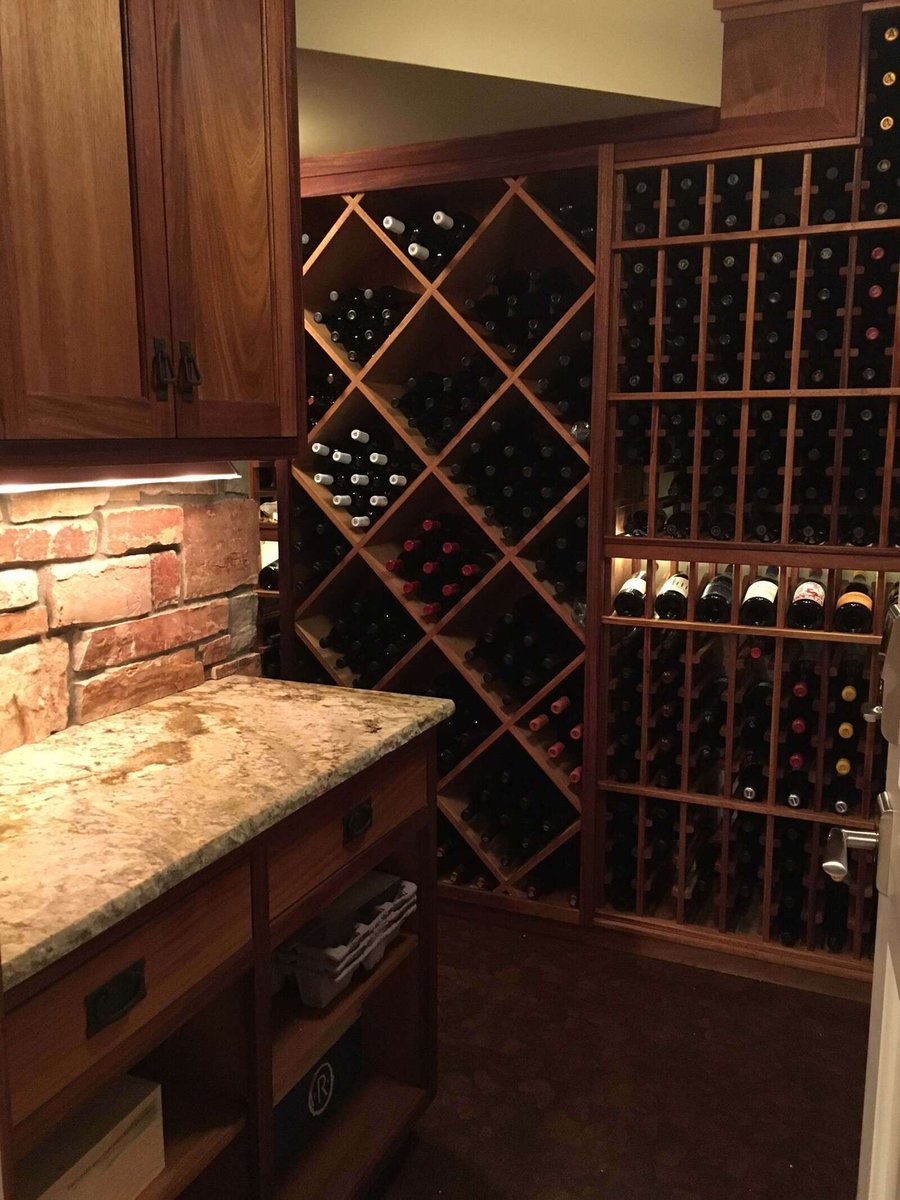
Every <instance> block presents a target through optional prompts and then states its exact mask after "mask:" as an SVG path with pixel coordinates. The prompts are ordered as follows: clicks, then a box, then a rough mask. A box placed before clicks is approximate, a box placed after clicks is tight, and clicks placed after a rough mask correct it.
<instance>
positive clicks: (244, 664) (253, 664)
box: [209, 654, 262, 679]
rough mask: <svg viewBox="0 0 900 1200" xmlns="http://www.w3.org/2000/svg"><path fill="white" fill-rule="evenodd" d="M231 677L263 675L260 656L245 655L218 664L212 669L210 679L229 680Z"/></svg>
mask: <svg viewBox="0 0 900 1200" xmlns="http://www.w3.org/2000/svg"><path fill="white" fill-rule="evenodd" d="M229 675H262V662H261V660H260V657H259V655H258V654H244V655H242V656H241V657H240V658H232V659H231V660H230V662H223V663H217V665H216V666H214V667H210V670H209V678H210V679H227V678H228V676H229Z"/></svg>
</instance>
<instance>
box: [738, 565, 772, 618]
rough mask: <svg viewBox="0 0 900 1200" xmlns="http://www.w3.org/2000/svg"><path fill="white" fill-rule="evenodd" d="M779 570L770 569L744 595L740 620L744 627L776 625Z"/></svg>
mask: <svg viewBox="0 0 900 1200" xmlns="http://www.w3.org/2000/svg"><path fill="white" fill-rule="evenodd" d="M777 601H778V570H777V568H775V567H768V568H767V570H766V573H765V574H764V575H760V576H759V577H758V578H757V579H755V580H754V581H753V582H752V583H751V584H750V586H749V587H748V588H747V590H746V592H745V593H744V599H743V601H742V602H741V608H740V614H739V620H740V623H741V624H742V625H757V626H767V625H774V624H775V621H776V617H777Z"/></svg>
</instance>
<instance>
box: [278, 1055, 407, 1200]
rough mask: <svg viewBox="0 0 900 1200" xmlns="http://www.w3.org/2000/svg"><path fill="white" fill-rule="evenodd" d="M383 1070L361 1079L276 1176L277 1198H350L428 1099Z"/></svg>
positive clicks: (404, 1131)
mask: <svg viewBox="0 0 900 1200" xmlns="http://www.w3.org/2000/svg"><path fill="white" fill-rule="evenodd" d="M428 1099H429V1097H428V1093H427V1092H426V1091H425V1090H424V1089H423V1088H419V1087H414V1086H413V1085H411V1084H408V1083H400V1082H399V1081H398V1080H396V1079H391V1078H390V1077H389V1076H387V1075H372V1076H370V1077H369V1078H368V1079H366V1080H364V1081H363V1082H362V1083H361V1084H360V1085H359V1087H358V1088H357V1089H356V1091H355V1092H354V1093H353V1095H352V1096H350V1097H349V1098H348V1099H347V1101H346V1103H345V1104H344V1105H343V1107H342V1109H341V1110H340V1112H339V1113H338V1114H337V1115H336V1116H335V1119H334V1121H333V1122H332V1123H331V1124H330V1125H328V1126H327V1127H326V1128H325V1129H323V1130H322V1131H321V1132H320V1133H319V1134H318V1136H317V1137H316V1139H315V1141H314V1142H313V1144H312V1145H311V1146H310V1147H309V1149H308V1150H307V1151H306V1152H305V1153H303V1154H301V1155H300V1157H299V1158H298V1159H297V1162H296V1163H295V1164H294V1165H293V1166H292V1167H290V1168H289V1169H288V1170H287V1171H285V1172H284V1173H283V1174H282V1175H281V1176H280V1178H279V1179H278V1180H277V1182H276V1186H275V1195H276V1197H277V1200H352V1198H353V1197H356V1196H358V1195H359V1189H360V1188H361V1187H362V1185H363V1184H364V1183H365V1181H366V1180H367V1179H369V1178H370V1177H371V1176H372V1174H373V1172H374V1171H375V1170H376V1169H377V1168H378V1166H379V1165H380V1164H381V1163H382V1162H384V1161H385V1160H386V1159H387V1158H388V1157H389V1156H390V1152H391V1150H392V1149H393V1148H394V1146H396V1145H397V1144H398V1143H399V1142H400V1139H401V1138H402V1137H403V1136H404V1134H405V1133H406V1131H407V1129H408V1128H409V1126H410V1124H411V1123H412V1122H413V1121H415V1119H416V1118H417V1117H418V1116H419V1114H420V1113H421V1112H422V1111H423V1110H424V1108H425V1106H426V1104H427V1103H428Z"/></svg>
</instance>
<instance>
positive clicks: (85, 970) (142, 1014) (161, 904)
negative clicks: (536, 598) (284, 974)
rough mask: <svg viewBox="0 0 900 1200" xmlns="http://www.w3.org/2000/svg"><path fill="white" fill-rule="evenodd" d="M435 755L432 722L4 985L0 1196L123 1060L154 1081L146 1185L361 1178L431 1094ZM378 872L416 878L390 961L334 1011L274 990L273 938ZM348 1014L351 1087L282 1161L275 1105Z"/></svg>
mask: <svg viewBox="0 0 900 1200" xmlns="http://www.w3.org/2000/svg"><path fill="white" fill-rule="evenodd" d="M434 756H435V739H434V735H433V734H432V733H429V734H425V735H424V736H419V737H417V738H415V739H413V741H412V742H410V743H408V744H407V745H404V746H402V747H400V748H398V749H397V750H395V751H393V752H392V753H390V754H388V755H387V756H386V757H384V758H382V759H379V760H377V761H376V762H375V763H373V764H371V765H370V766H368V767H366V768H365V769H364V770H363V771H361V772H360V773H359V774H358V775H355V776H352V777H351V778H350V779H348V780H346V781H344V782H343V783H341V784H339V785H338V786H337V787H335V788H334V789H332V790H331V791H330V792H327V793H325V794H324V795H321V796H319V797H318V798H317V799H315V800H313V801H312V802H311V803H309V804H308V805H307V806H306V807H304V808H301V809H300V810H299V811H298V812H296V813H293V814H292V815H290V816H289V817H286V818H285V819H284V820H282V821H280V822H278V823H277V824H275V825H274V826H272V827H271V828H269V829H266V830H264V831H263V832H261V833H260V834H258V835H257V837H256V838H254V839H253V840H252V841H250V842H249V843H245V844H244V845H240V846H238V847H236V848H235V849H234V850H232V851H231V852H230V853H229V854H226V855H225V857H223V858H222V859H220V860H219V861H218V862H214V863H210V864H209V866H208V867H206V868H205V869H204V870H202V871H200V872H199V873H198V874H197V875H195V876H193V877H191V878H189V879H186V880H182V881H181V882H180V883H178V884H176V886H175V888H174V889H173V890H172V891H171V892H165V891H164V892H163V894H161V895H159V896H158V897H157V898H156V899H155V900H152V901H150V903H149V904H148V906H147V907H146V908H143V909H139V910H138V911H137V912H135V913H132V914H131V915H130V916H129V917H126V918H125V919H124V920H122V921H120V922H119V923H117V924H114V925H112V926H110V927H109V928H108V929H105V930H104V931H103V932H101V933H99V934H98V936H97V937H96V938H94V939H93V940H91V941H89V942H87V943H85V944H84V945H81V946H79V947H78V948H77V949H75V950H73V951H72V952H71V953H70V954H69V955H67V956H65V957H63V958H60V959H58V960H57V961H55V962H51V963H50V964H49V965H48V966H47V967H45V968H44V969H43V971H39V972H38V973H37V974H35V975H33V976H31V977H29V978H26V979H24V980H23V981H22V982H20V983H19V984H18V985H17V986H15V987H12V988H10V989H9V990H8V991H7V992H6V993H5V994H4V996H3V1005H2V1006H0V1022H2V1025H0V1043H2V1045H0V1051H2V1052H0V1169H2V1168H5V1169H6V1170H7V1172H8V1174H9V1178H8V1179H7V1181H6V1191H5V1192H4V1193H3V1194H4V1195H5V1196H6V1198H7V1200H21V1197H22V1196H23V1195H26V1194H30V1192H29V1190H28V1188H27V1187H26V1186H25V1176H26V1173H27V1164H26V1163H25V1161H24V1160H25V1159H26V1158H27V1157H28V1156H29V1155H31V1154H36V1155H37V1156H38V1157H40V1155H41V1154H42V1153H44V1152H45V1151H46V1149H47V1146H48V1139H52V1138H53V1136H54V1134H55V1133H56V1132H57V1131H58V1129H59V1127H60V1125H61V1123H62V1122H64V1121H65V1120H66V1119H67V1118H68V1117H70V1116H71V1115H72V1114H73V1113H74V1112H77V1111H78V1110H79V1109H80V1108H81V1107H82V1106H83V1105H84V1104H85V1103H86V1102H88V1101H89V1100H90V1099H91V1098H92V1097H93V1096H95V1095H96V1094H97V1093H98V1092H99V1091H101V1090H102V1089H103V1088H105V1087H106V1085H107V1084H108V1083H109V1082H110V1081H111V1080H113V1079H115V1078H117V1077H119V1076H120V1075H122V1074H123V1073H125V1072H128V1071H133V1072H134V1073H135V1074H137V1075H138V1076H140V1077H142V1078H147V1079H153V1080H155V1081H156V1082H158V1083H159V1084H160V1085H161V1088H162V1105H163V1137H164V1142H165V1161H166V1165H165V1169H164V1171H163V1172H162V1174H160V1175H159V1176H158V1177H157V1179H156V1180H155V1181H154V1182H153V1183H152V1184H151V1185H149V1186H148V1187H147V1188H146V1189H145V1190H144V1191H142V1192H141V1196H140V1200H176V1197H179V1196H182V1195H184V1196H185V1197H188V1196H190V1197H191V1198H192V1200H207V1198H210V1200H213V1198H214V1200H225V1198H226V1197H234V1198H235V1200H238V1198H239V1200H272V1198H273V1197H278V1200H291V1198H293V1197H300V1196H302V1197H303V1198H304V1200H354V1198H355V1197H358V1196H359V1195H361V1194H362V1193H363V1191H364V1189H365V1187H366V1185H367V1184H369V1183H370V1182H371V1180H372V1178H373V1177H374V1176H375V1175H376V1174H377V1173H378V1171H379V1169H380V1168H381V1167H382V1166H383V1164H384V1161H385V1159H386V1158H387V1156H388V1155H389V1154H390V1153H391V1152H392V1150H393V1149H394V1148H395V1147H396V1146H397V1145H398V1144H399V1142H400V1141H401V1139H402V1137H403V1136H404V1134H405V1133H406V1132H407V1131H408V1129H409V1128H410V1127H411V1125H412V1123H413V1122H414V1121H415V1120H416V1119H417V1118H418V1116H419V1115H420V1114H421V1113H422V1112H423V1111H424V1109H425V1108H426V1107H427V1105H428V1104H429V1102H430V1100H431V1098H432V1097H433V1095H434V1088H435V1078H436V1064H437V1046H436V1002H437V991H436V975H437V963H436V955H435V932H436V931H435V907H434V905H435V887H434V849H435V792H434V777H435V774H434V773H435V759H434ZM376 869H381V870H385V871H389V872H391V873H393V874H396V875H398V876H401V877H402V878H404V879H409V880H412V881H413V882H415V884H416V889H417V904H416V911H415V912H414V913H410V914H409V915H408V916H407V917H406V919H405V921H404V923H403V929H402V931H401V932H400V933H399V936H398V937H397V939H396V940H395V941H394V942H392V944H391V945H389V946H388V948H387V950H386V952H385V954H384V957H383V958H381V959H380V961H378V962H377V963H373V962H369V964H368V968H367V969H365V970H360V971H358V972H357V973H356V974H355V975H354V977H353V978H352V980H351V982H350V983H349V985H348V987H347V988H346V990H345V991H343V992H341V993H340V994H339V995H338V996H337V997H336V998H335V999H334V1000H333V1001H332V1003H331V1004H330V1005H328V1007H326V1008H322V1009H312V1008H307V1007H305V1006H304V1005H303V1004H302V1003H301V999H300V995H299V993H298V992H297V991H296V989H294V988H291V987H283V986H282V987H276V988H275V989H274V990H273V971H272V963H273V956H274V955H275V953H276V951H277V948H278V946H279V945H280V943H282V942H283V941H285V940H288V939H292V938H293V937H294V936H295V935H296V934H297V933H298V931H299V930H300V929H301V928H302V927H303V926H304V925H305V924H306V923H307V922H308V921H310V920H312V919H314V918H315V917H317V916H318V915H319V914H320V913H321V912H323V910H324V909H325V908H327V906H328V905H329V904H330V903H331V902H332V901H333V900H334V899H335V898H336V897H338V896H340V895H341V894H342V893H343V892H345V891H346V890H347V889H348V888H350V887H352V886H353V885H354V884H355V883H357V882H358V881H359V880H361V879H362V878H363V877H365V876H366V875H367V874H368V873H369V872H370V871H372V870H376ZM4 1010H5V1011H4ZM356 1023H359V1048H358V1050H357V1051H356V1052H355V1053H356V1058H357V1066H358V1072H357V1080H356V1083H355V1085H354V1089H353V1091H352V1093H349V1094H348V1097H347V1099H346V1102H345V1103H344V1104H343V1105H342V1107H340V1108H336V1111H335V1112H334V1113H333V1114H331V1115H330V1116H329V1118H328V1119H327V1120H326V1121H323V1122H321V1123H320V1125H319V1126H318V1127H317V1128H316V1129H314V1130H313V1131H312V1132H311V1135H310V1137H309V1138H308V1139H307V1140H306V1141H301V1140H300V1139H298V1143H297V1147H296V1152H295V1154H293V1155H292V1156H291V1158H290V1160H289V1161H285V1162H283V1163H280V1164H279V1169H278V1171H277V1172H276V1159H275V1155H274V1129H275V1106H276V1105H277V1104H278V1103H279V1102H281V1101H282V1100H283V1099H284V1097H285V1095H286V1094H287V1093H288V1092H289V1091H290V1090H291V1089H293V1088H294V1087H295V1086H297V1084H298V1083H299V1082H300V1081H301V1080H302V1078H303V1077H304V1076H305V1075H306V1074H307V1072H308V1071H309V1070H310V1069H311V1068H312V1067H313V1066H314V1065H315V1064H316V1063H317V1062H318V1061H319V1059H320V1058H322V1056H323V1055H325V1054H327V1052H328V1051H329V1050H330V1048H331V1047H332V1045H333V1044H334V1043H335V1041H336V1040H337V1039H338V1038H339V1037H340V1036H341V1035H342V1034H343V1033H345V1032H346V1031H347V1030H348V1029H349V1028H350V1026H351V1025H354V1024H356ZM48 1031H49V1032H48ZM4 1069H5V1070H6V1072H7V1073H8V1075H7V1078H6V1079H4V1076H3V1070H4ZM348 1148H349V1150H348ZM2 1190H3V1189H2V1188H0V1191H2Z"/></svg>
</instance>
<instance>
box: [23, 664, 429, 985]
mask: <svg viewBox="0 0 900 1200" xmlns="http://www.w3.org/2000/svg"><path fill="white" fill-rule="evenodd" d="M452 712H453V704H452V703H451V702H450V701H449V700H434V699H430V698H423V697H420V696H400V695H394V694H390V693H385V692H363V691H354V690H351V689H349V688H337V687H325V686H320V685H317V684H306V683H289V682H286V681H284V680H274V679H249V678H245V677H241V676H233V677H231V678H228V679H222V680H218V681H215V682H210V683H204V684H201V685H200V686H199V687H196V688H192V689H191V690H190V691H187V692H181V693H180V694H179V695H175V696H168V697H166V698H165V699H164V700H157V701H154V702H153V703H152V704H147V705H144V706H143V707H141V708H138V709H133V710H132V711H131V712H127V713H121V714H120V715H118V716H115V717H108V718H107V719H105V720H102V721H95V722H93V723H92V724H90V725H82V726H79V727H74V728H71V729H68V730H65V731H64V732H62V733H59V734H55V735H54V736H53V737H51V738H49V739H47V740H46V741H44V742H39V743H37V744H35V745H31V746H22V747H20V748H19V749H17V750H12V751H10V752H8V753H7V754H4V755H0V952H2V956H3V986H4V988H5V989H9V988H11V987H14V986H15V985H16V984H18V983H22V981H23V980H25V979H27V978H28V977H29V976H31V975H34V974H35V973H36V972H37V971H39V970H41V968H42V967H46V966H47V965H48V964H49V963H51V962H54V961H55V960H56V959H59V958H61V957H62V956H63V955H64V954H67V953H68V952H69V951H70V950H73V949H75V947H76V946H79V945H81V944H82V943H83V942H86V941H89V940H90V939H91V938H92V937H95V936H96V935H97V934H99V933H101V932H102V931H103V930H105V929H108V928H109V926H111V925H113V924H115V922H116V921H119V920H121V919H122V918H123V917H126V916H128V915H129V914H130V913H133V912H135V911H136V910H137V909H139V908H141V907H142V906H143V905H145V904H147V903H149V902H150V901H151V900H153V899H155V898H156V897H157V896H159V895H161V894H162V893H163V892H165V891H167V890H168V889H169V888H171V887H173V886H174V885H175V884H177V883H180V882H181V880H183V879H186V878H187V877H188V876H190V875H192V874H194V872H196V871H199V870H200V869H201V868H202V867H205V866H207V865H208V864H209V863H211V862H215V861H216V859H219V858H222V857H223V856H224V855H225V854H227V853H228V852H229V851H230V850H233V849H235V847H237V846H240V845H242V844H243V843H244V842H247V841H249V840H250V839H251V838H253V837H255V836H256V834H258V833H261V832H262V831H263V830H264V829H268V828H269V827H270V826H272V825H275V824H276V823H277V822H278V821H280V820H282V819H283V818H284V817H287V816H289V815H290V814H291V813H293V812H296V811H297V810H298V809H300V808H303V806H304V805H306V804H309V803H310V801H312V800H315V799H316V797H317V796H321V795H322V794H323V793H324V792H327V791H329V790H330V789H331V788H333V787H335V786H336V785H337V784H339V783H342V782H343V781H344V780H345V779H349V778H350V777H351V776H352V775H355V774H357V772H359V771H362V770H363V769H364V768H365V767H367V766H369V765H370V763H373V762H375V761H376V760H377V759H379V758H382V757H383V756H384V755H385V754H388V753H389V752H390V751H391V750H396V749H397V747H398V746H402V745H404V743H406V742H409V741H411V740H412V739H413V738H414V737H416V736H417V735H418V734H420V733H423V732H424V731H425V730H426V729H430V728H431V727H432V726H434V725H437V724H438V723H439V722H440V721H442V720H444V719H445V718H447V717H448V716H450V714H451V713H452Z"/></svg>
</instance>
